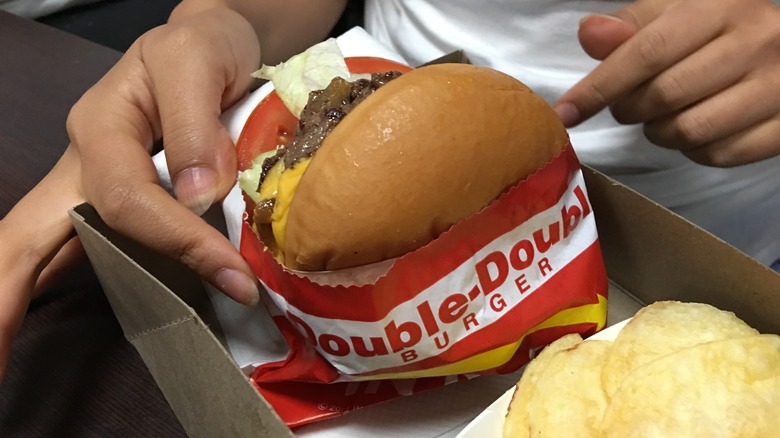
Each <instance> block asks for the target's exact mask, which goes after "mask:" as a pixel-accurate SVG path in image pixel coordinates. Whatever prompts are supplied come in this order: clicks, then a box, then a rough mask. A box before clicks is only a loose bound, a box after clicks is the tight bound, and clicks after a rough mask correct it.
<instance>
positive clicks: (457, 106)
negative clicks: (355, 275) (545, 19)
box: [284, 64, 568, 271]
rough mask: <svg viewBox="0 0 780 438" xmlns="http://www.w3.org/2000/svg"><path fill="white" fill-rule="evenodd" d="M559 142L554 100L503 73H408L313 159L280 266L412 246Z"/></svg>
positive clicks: (334, 261)
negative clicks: (553, 106) (547, 99)
mask: <svg viewBox="0 0 780 438" xmlns="http://www.w3.org/2000/svg"><path fill="white" fill-rule="evenodd" d="M567 144H568V135H567V133H566V130H565V128H564V127H563V125H562V124H561V122H560V121H559V119H558V117H557V115H556V114H555V112H554V111H553V110H552V108H551V107H550V106H549V105H548V104H547V103H546V102H545V101H544V100H542V99H541V98H540V97H539V96H537V95H536V94H534V93H533V92H532V91H531V90H530V89H529V88H528V87H526V86H525V85H523V84H522V83H521V82H519V81H517V80H516V79H514V78H512V77H511V76H508V75H506V74H503V73H500V72H498V71H495V70H492V69H489V68H485V67H477V66H473V65H466V64H438V65H431V66H427V67H421V68H418V69H415V70H412V71H411V72H409V73H405V74H403V75H402V76H401V77H399V78H398V79H395V80H393V81H391V82H389V83H387V84H386V85H385V86H383V87H382V88H380V89H379V90H377V91H376V93H374V94H373V95H371V96H369V97H368V98H367V99H366V100H365V101H364V102H362V103H361V104H360V105H358V106H357V107H356V108H355V109H354V110H353V111H352V112H350V113H349V114H348V115H347V116H346V117H345V118H344V120H342V121H341V123H339V125H338V126H336V128H334V130H333V131H332V132H331V133H330V134H329V135H328V137H327V138H326V139H325V140H324V142H323V143H322V146H321V147H320V149H319V150H318V151H317V153H316V154H315V158H312V160H311V162H310V164H309V166H308V168H307V169H306V171H305V173H304V174H303V176H302V177H301V180H300V183H299V185H298V188H297V190H296V193H295V197H294V198H293V200H292V201H291V204H290V210H289V216H288V219H287V232H286V238H285V240H286V245H285V248H284V261H285V264H286V265H287V267H289V268H291V269H297V270H306V271H319V270H334V269H342V268H348V267H354V266H360V265H365V264H369V263H373V262H378V261H382V260H386V259H389V258H393V257H397V256H400V255H403V254H406V253H407V252H410V251H413V250H416V249H418V248H420V247H422V246H424V245H426V244H427V243H429V242H430V241H432V240H433V239H435V238H436V237H437V236H439V235H440V234H441V233H442V232H444V231H446V230H447V229H449V228H450V227H451V226H452V225H454V224H455V223H456V222H458V221H460V220H461V219H464V218H466V217H467V216H470V215H472V214H474V213H476V212H478V211H480V210H481V209H482V208H484V207H485V206H486V205H487V204H489V203H490V202H491V201H492V200H494V199H495V198H497V197H498V196H499V195H500V194H501V193H502V192H504V191H505V190H506V189H507V188H509V187H510V186H512V185H514V184H516V183H518V182H519V181H521V180H523V179H525V178H526V177H527V176H528V175H530V174H532V173H534V172H535V171H536V170H538V169H539V168H541V167H543V166H544V165H545V164H546V163H548V162H549V161H550V160H551V159H552V158H554V157H555V156H557V155H558V154H559V153H560V152H561V150H562V149H564V148H565V146H566V145H567Z"/></svg>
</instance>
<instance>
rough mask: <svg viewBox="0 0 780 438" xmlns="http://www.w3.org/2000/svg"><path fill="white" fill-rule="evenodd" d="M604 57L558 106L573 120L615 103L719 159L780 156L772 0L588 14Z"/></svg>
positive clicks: (650, 127)
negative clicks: (597, 14)
mask: <svg viewBox="0 0 780 438" xmlns="http://www.w3.org/2000/svg"><path fill="white" fill-rule="evenodd" d="M579 35H580V41H581V43H582V46H583V48H585V50H586V52H587V53H588V54H590V55H591V56H592V57H594V58H596V59H599V60H603V62H602V63H601V64H600V65H599V66H598V67H597V68H596V69H595V70H594V71H593V72H592V73H591V74H589V75H588V76H586V77H585V78H584V79H583V80H582V81H580V82H579V83H578V84H576V85H575V86H574V87H573V88H571V89H570V90H569V91H568V92H566V93H565V94H564V95H563V96H562V97H561V98H560V100H559V101H558V103H557V105H556V109H557V110H558V112H559V113H560V114H561V118H562V119H563V120H564V121H565V122H566V123H567V125H569V126H573V125H576V124H578V123H580V122H582V121H583V120H585V119H587V118H589V117H591V116H593V115H594V114H596V113H597V112H598V111H600V110H602V109H604V108H606V107H609V108H610V110H611V111H612V114H613V115H614V116H615V119H616V120H617V121H619V122H621V123H626V124H631V123H642V124H644V131H645V135H646V136H647V137H648V139H649V140H650V141H652V142H653V143H655V144H658V145H660V146H663V147H667V148H672V149H679V150H680V151H682V153H683V154H685V155H686V156H687V157H689V158H690V159H692V160H694V161H696V162H699V163H702V164H707V165H711V166H721V167H723V166H737V165H741V164H746V163H750V162H754V161H758V160H762V159H766V158H769V157H772V156H775V155H778V154H780V141H778V138H780V99H778V98H777V97H776V96H775V95H774V93H775V92H776V90H778V89H780V44H778V41H780V7H778V5H777V4H775V3H774V2H773V1H772V0H721V1H717V2H712V1H707V0H639V1H637V2H635V3H633V4H631V5H628V6H626V7H624V8H622V9H620V10H618V11H616V12H615V13H614V14H612V18H610V17H604V16H593V17H589V18H586V19H585V20H583V21H582V23H581V27H580V34H579Z"/></svg>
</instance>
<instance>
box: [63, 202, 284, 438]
mask: <svg viewBox="0 0 780 438" xmlns="http://www.w3.org/2000/svg"><path fill="white" fill-rule="evenodd" d="M70 214H71V219H72V222H73V224H74V227H75V228H76V231H77V233H78V235H79V238H80V239H81V242H82V244H83V245H84V249H85V250H86V252H87V255H88V256H89V259H90V262H91V263H92V265H93V266H94V268H95V271H96V272H97V275H98V279H99V280H100V283H101V285H102V286H103V290H104V291H105V294H106V296H107V298H108V301H109V303H110V304H111V307H112V309H113V310H114V313H115V314H116V316H117V319H118V320H119V323H120V325H121V326H122V330H123V331H124V333H125V337H127V339H128V340H129V341H130V342H131V343H132V344H133V346H134V347H135V348H136V349H137V350H138V352H139V354H140V355H141V357H142V358H143V360H144V362H145V363H146V365H147V366H148V368H149V370H150V372H151V374H152V376H154V379H155V381H156V382H157V384H158V385H159V386H160V389H161V390H162V392H163V394H164V395H165V397H166V399H167V400H168V402H169V404H170V405H171V407H172V408H173V410H174V412H175V413H176V416H177V417H178V418H179V420H180V421H181V423H182V425H183V426H184V428H185V429H186V431H187V433H188V435H190V436H193V437H198V436H202V437H213V436H231V437H253V436H269V435H271V436H292V433H291V432H290V431H289V429H287V427H286V426H284V423H282V422H281V421H280V420H279V418H278V416H277V415H276V414H275V412H274V411H273V409H271V407H270V406H269V405H268V403H267V402H266V401H265V400H264V399H263V398H262V397H261V396H260V394H259V393H258V392H257V391H256V390H255V389H254V387H253V386H252V385H250V384H248V378H247V377H246V376H245V375H244V374H243V372H242V371H241V370H240V369H239V368H238V367H237V366H236V364H235V362H234V361H233V359H232V358H231V357H230V355H229V354H228V352H227V351H226V349H225V348H224V346H223V344H222V343H221V342H219V340H218V339H217V337H216V336H215V335H214V333H212V330H214V328H215V327H216V326H211V327H209V326H207V325H206V324H205V323H204V322H203V319H202V318H201V316H200V315H199V314H198V313H197V312H196V311H195V308H194V307H193V306H191V305H190V304H189V303H193V304H195V305H197V306H198V307H202V308H204V309H205V308H207V307H208V308H210V305H209V301H208V298H207V297H206V295H205V291H204V288H203V285H202V283H201V282H200V280H199V279H198V277H197V276H195V275H194V274H193V273H192V272H191V271H189V270H188V269H187V268H186V267H184V266H183V265H181V264H178V263H173V262H172V261H171V260H170V259H168V258H165V257H163V256H161V255H159V254H155V253H153V252H152V251H149V250H147V249H145V248H143V247H141V246H140V245H138V244H136V243H134V242H132V241H130V240H129V239H127V238H125V237H123V236H121V235H119V234H117V233H116V232H113V231H112V230H110V229H109V228H108V227H107V226H106V225H105V223H103V221H102V220H101V219H100V217H99V216H98V214H97V212H96V211H95V210H94V209H93V208H92V207H91V206H89V205H86V204H83V205H80V206H78V207H76V208H75V209H74V210H71V212H70ZM213 388H219V389H220V390H219V391H214V390H213ZM231 417H236V418H238V417H240V418H241V419H242V421H236V422H230V421H227V422H226V421H224V419H225V418H231Z"/></svg>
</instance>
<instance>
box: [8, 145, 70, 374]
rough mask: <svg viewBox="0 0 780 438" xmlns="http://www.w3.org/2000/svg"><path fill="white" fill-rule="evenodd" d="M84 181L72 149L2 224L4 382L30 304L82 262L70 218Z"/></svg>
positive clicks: (12, 210) (67, 151) (66, 152)
mask: <svg viewBox="0 0 780 438" xmlns="http://www.w3.org/2000/svg"><path fill="white" fill-rule="evenodd" d="M80 179H81V162H80V157H79V156H78V153H77V152H76V151H75V150H74V149H72V148H68V149H67V150H66V151H65V153H64V154H63V156H62V157H61V158H60V160H59V161H58V162H57V164H56V165H55V166H54V168H53V169H52V170H51V172H50V173H49V174H48V175H47V176H46V177H45V178H44V179H43V180H41V182H40V183H38V185H36V186H35V188H33V189H32V190H31V191H30V192H29V193H28V194H27V195H25V197H24V198H22V200H21V201H19V203H18V204H17V205H15V206H14V208H13V209H11V211H9V212H8V214H7V215H6V216H5V217H4V218H3V219H2V220H0V242H3V248H2V251H0V381H1V380H2V377H3V372H4V370H5V367H6V363H7V361H8V354H9V351H10V348H11V342H12V341H13V338H14V336H15V335H16V332H17V331H18V329H19V326H20V325H21V322H22V319H23V318H24V315H25V313H26V311H27V307H28V305H29V303H30V300H31V299H32V298H34V297H36V296H37V295H38V294H40V293H41V292H42V291H44V290H45V289H46V287H47V286H48V285H49V284H51V282H52V281H53V280H55V279H56V278H57V277H58V274H59V273H61V272H62V271H63V270H65V269H67V267H69V266H71V265H73V264H74V263H75V262H77V261H79V260H81V259H82V258H83V257H84V253H83V250H82V248H81V245H80V242H79V240H78V238H76V237H75V236H74V231H73V226H72V225H71V222H70V218H69V217H68V210H69V209H70V208H71V207H73V206H74V205H77V204H80V203H81V202H83V200H84V197H83V194H82V193H81V190H80V187H81V181H80Z"/></svg>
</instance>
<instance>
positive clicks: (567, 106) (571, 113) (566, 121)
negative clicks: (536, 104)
mask: <svg viewBox="0 0 780 438" xmlns="http://www.w3.org/2000/svg"><path fill="white" fill-rule="evenodd" d="M553 109H554V110H555V112H556V113H558V118H559V119H561V122H563V125H564V126H566V127H567V128H570V127H572V126H574V125H576V124H577V123H579V122H580V112H579V110H578V109H577V107H576V106H574V104H573V103H569V102H563V103H559V104H557V105H555V107H554V108H553Z"/></svg>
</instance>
